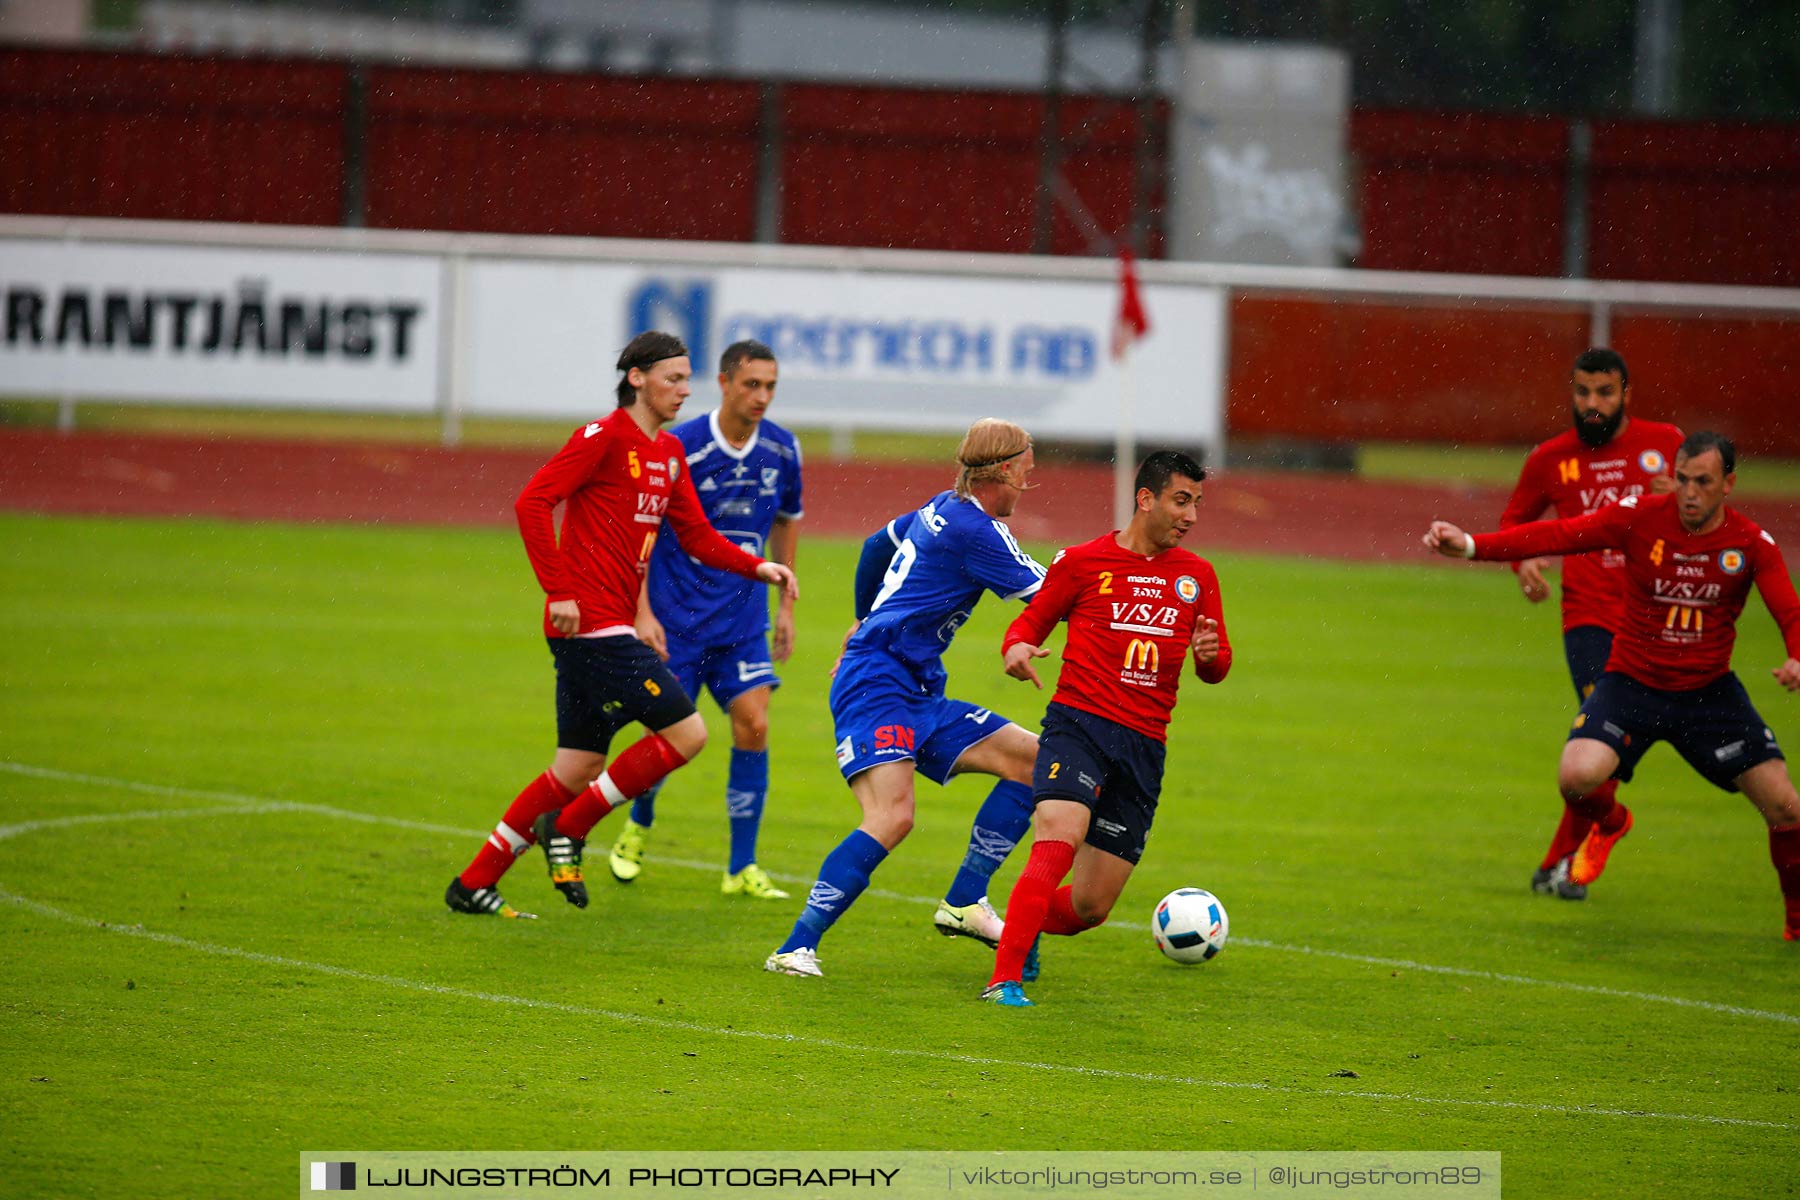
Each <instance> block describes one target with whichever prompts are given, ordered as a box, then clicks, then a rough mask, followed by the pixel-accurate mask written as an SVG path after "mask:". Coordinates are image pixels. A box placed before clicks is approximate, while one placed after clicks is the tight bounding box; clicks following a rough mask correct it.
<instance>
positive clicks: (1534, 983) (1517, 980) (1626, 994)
mask: <svg viewBox="0 0 1800 1200" xmlns="http://www.w3.org/2000/svg"><path fill="white" fill-rule="evenodd" d="M0 772H6V773H10V774H14V775H24V776H28V777H30V778H34V779H48V780H54V781H57V782H62V783H79V784H84V785H88V786H92V787H110V788H118V789H121V790H124V791H134V792H143V793H145V794H148V795H153V796H168V797H173V798H184V799H193V800H215V801H221V802H225V803H229V804H235V805H239V806H241V807H242V808H244V809H245V810H248V811H254V812H296V813H310V814H315V815H318V816H327V817H334V818H336V819H339V820H348V821H360V822H363V823H365V824H372V825H389V826H393V827H395V828H398V829H412V830H416V831H418V832H420V833H433V834H442V835H445V836H451V837H466V838H471V839H478V838H481V837H483V836H485V835H486V832H487V831H486V830H468V829H459V828H456V827H454V826H449V825H434V824H431V823H429V822H425V821H408V820H404V819H402V818H399V817H388V816H382V815H379V814H375V813H361V812H354V811H352V810H350V809H343V808H333V807H331V806H329V805H324V804H293V803H286V802H281V801H273V800H268V799H266V798H263V797H259V796H246V795H241V794H238V793H235V792H210V791H196V790H194V789H191V788H179V787H165V786H163V785H161V784H153V783H140V782H137V781H135V780H129V779H111V778H106V777H104V776H98V775H82V774H77V773H74V772H70V771H57V770H53V769H51V768H48V767H35V766H30V765H27V764H24V763H13V762H0ZM134 815H138V814H129V813H126V814H94V815H89V816H84V817H67V818H60V819H56V820H51V821H36V822H26V823H25V824H24V825H22V826H11V825H0V840H4V839H6V838H9V837H15V836H17V835H18V834H19V833H24V832H28V831H30V830H33V829H38V828H43V827H47V826H52V825H58V824H65V823H68V824H72V823H87V822H94V821H107V820H117V819H129V818H130V817H132V816H134ZM160 815H167V816H179V815H185V812H174V813H168V814H160ZM653 861H655V862H657V863H660V864H663V865H665V866H671V867H680V868H683V869H685V870H692V871H718V870H719V869H720V867H719V864H718V863H714V862H696V861H693V860H691V859H679V858H654V859H653ZM771 876H772V877H773V878H775V879H779V880H781V881H783V882H787V883H800V884H810V883H811V882H812V881H811V879H809V878H805V877H802V876H797V875H781V874H774V873H773V872H771ZM865 895H870V896H876V897H880V898H881V899H885V900H898V901H900V902H902V903H905V904H928V905H936V904H937V899H936V898H935V897H932V898H927V897H924V896H909V895H906V894H904V893H902V892H890V891H886V890H884V889H881V888H870V889H869V890H868V891H867V892H866V893H865ZM1101 928H1103V929H1117V930H1122V931H1130V932H1143V931H1145V930H1147V929H1148V928H1149V927H1148V926H1147V925H1142V924H1137V923H1134V922H1130V921H1108V922H1107V923H1106V924H1105V925H1103V926H1101ZM1231 944H1232V945H1234V946H1248V947H1252V948H1254V949H1258V950H1274V951H1276V952H1278V953H1282V954H1306V955H1311V956H1313V957H1315V958H1329V959H1334V960H1337V961H1339V962H1351V963H1358V964H1361V965H1363V966H1371V967H1385V968H1388V969H1390V970H1403V971H1419V972H1423V973H1426V974H1431V975H1443V976H1447V977H1450V978H1455V979H1475V980H1480V981H1482V982H1484V983H1505V984H1515V985H1519V986H1523V987H1543V988H1550V989H1552V990H1555V991H1561V992H1573V993H1579V994H1582V995H1588V996H1606V997H1608V998H1611V999H1614V1000H1636V1001H1640V1002H1643V1003H1646V1004H1666V1005H1670V1006H1672V1007H1675V1008H1687V1009H1693V1010H1695V1011H1699V1012H1710V1013H1718V1014H1719V1015H1721V1016H1727V1017H1744V1018H1747V1019H1750V1020H1756V1021H1776V1022H1780V1023H1782V1024H1787V1025H1800V1014H1795V1013H1787V1012H1777V1011H1773V1010H1770V1009H1761V1008H1746V1007H1744V1006H1742V1005H1737V1004H1722V1003H1719V1002H1718V1001H1714V1000H1695V999H1691V998H1689V997H1686V996H1667V995H1663V994H1661V993H1658V992H1634V991H1627V990H1625V989H1623V988H1610V987H1602V986H1600V985H1598V984H1592V983H1574V982H1570V981H1567V980H1558V979H1537V978H1534V977H1532V976H1529V975H1512V974H1506V973H1502V972H1499V971H1482V970H1477V969H1474V968H1470V967H1446V966H1439V965H1437V964H1435V963H1422V962H1414V961H1413V960H1411V959H1405V958H1380V957H1376V956H1374V955H1368V954H1350V953H1348V952H1346V951H1342V950H1321V949H1318V948H1316V947H1313V946H1290V945H1285V944H1283V943H1280V942H1268V941H1262V940H1259V939H1257V938H1246V937H1234V938H1232V939H1231Z"/></svg>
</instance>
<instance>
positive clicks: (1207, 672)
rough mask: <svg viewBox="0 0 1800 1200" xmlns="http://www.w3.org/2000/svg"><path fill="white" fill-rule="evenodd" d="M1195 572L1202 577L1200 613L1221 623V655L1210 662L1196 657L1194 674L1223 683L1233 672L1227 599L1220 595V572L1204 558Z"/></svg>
mask: <svg viewBox="0 0 1800 1200" xmlns="http://www.w3.org/2000/svg"><path fill="white" fill-rule="evenodd" d="M1195 574H1197V575H1198V576H1199V577H1200V615H1201V616H1202V617H1211V618H1212V619H1213V620H1215V621H1217V622H1218V623H1219V656H1218V657H1217V658H1215V659H1213V660H1212V661H1211V662H1209V663H1203V662H1200V661H1199V660H1198V659H1196V660H1195V662H1194V674H1196V675H1198V676H1199V677H1200V678H1201V679H1202V680H1204V681H1205V682H1207V683H1221V682H1223V681H1224V679H1225V676H1227V675H1229V674H1231V639H1230V638H1229V637H1227V636H1226V634H1225V601H1224V598H1223V597H1221V596H1220V595H1219V574H1218V572H1217V571H1214V570H1213V566H1212V564H1211V563H1209V562H1206V561H1205V560H1204V559H1202V560H1201V564H1200V566H1199V568H1197V569H1196V571H1195Z"/></svg>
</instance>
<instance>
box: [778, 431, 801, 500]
mask: <svg viewBox="0 0 1800 1200" xmlns="http://www.w3.org/2000/svg"><path fill="white" fill-rule="evenodd" d="M789 448H790V449H791V450H792V451H793V452H794V459H793V462H792V463H791V464H790V466H789V469H788V471H787V472H786V474H787V478H786V479H785V480H784V481H783V483H782V487H781V503H780V505H779V506H777V508H776V510H775V515H776V516H780V517H788V518H793V517H797V516H799V515H800V514H801V513H802V512H804V511H805V509H804V507H803V506H802V504H801V500H800V493H801V486H800V472H801V463H800V441H799V439H798V438H796V439H795V440H794V441H793V443H792V444H791V446H790V447H789Z"/></svg>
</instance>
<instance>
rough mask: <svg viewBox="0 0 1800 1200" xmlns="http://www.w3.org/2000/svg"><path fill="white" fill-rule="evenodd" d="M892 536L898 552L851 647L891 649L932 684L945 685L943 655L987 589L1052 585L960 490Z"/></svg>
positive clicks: (1011, 596) (1001, 526)
mask: <svg viewBox="0 0 1800 1200" xmlns="http://www.w3.org/2000/svg"><path fill="white" fill-rule="evenodd" d="M888 536H889V537H890V538H891V539H892V540H893V542H894V557H893V558H892V559H891V560H889V562H888V569H887V575H886V576H885V577H884V578H883V579H882V583H881V591H880V593H879V594H877V595H876V597H875V603H874V605H873V607H871V609H870V610H869V615H868V617H867V618H866V619H865V620H864V621H863V623H862V627H861V628H859V629H858V630H857V631H856V636H855V637H853V638H851V640H850V645H851V647H853V648H855V649H859V650H876V649H879V650H881V651H884V652H885V653H887V654H889V655H891V656H893V657H894V658H897V659H899V660H900V661H901V662H903V663H905V664H907V666H908V668H909V669H910V670H911V671H912V673H913V676H914V677H915V678H916V679H918V680H919V682H920V683H921V684H924V685H927V686H931V687H934V688H941V687H942V684H943V679H944V668H943V663H942V662H941V661H940V660H941V659H942V657H943V653H944V651H945V650H947V649H949V647H950V639H952V638H954V637H955V636H956V631H957V630H958V629H960V628H961V627H962V623H963V622H964V621H966V620H968V619H969V614H970V613H971V612H973V611H974V609H975V604H976V602H977V601H979V600H980V599H981V593H982V592H984V591H989V592H993V593H994V594H995V595H996V596H999V597H1000V598H1001V599H1002V600H1019V599H1024V598H1025V597H1028V596H1030V595H1032V594H1033V593H1034V592H1036V591H1037V590H1038V588H1040V587H1041V586H1043V583H1044V568H1043V567H1041V566H1039V565H1038V564H1037V563H1036V561H1034V560H1033V559H1032V557H1031V555H1029V554H1027V553H1025V551H1024V550H1022V549H1020V547H1019V543H1018V542H1017V541H1015V540H1014V539H1013V535H1012V530H1010V529H1008V528H1007V527H1006V522H1005V521H1001V520H999V519H997V518H995V517H990V516H988V515H987V513H985V512H983V511H982V508H981V506H980V505H979V504H976V503H975V502H974V501H973V500H963V499H961V498H959V497H958V496H957V494H956V493H955V492H953V491H952V492H940V493H938V494H937V495H936V496H934V497H933V498H932V500H931V503H929V504H927V505H926V506H925V507H923V508H921V509H919V510H918V511H917V512H914V513H910V514H908V515H906V516H904V517H896V518H895V519H894V520H893V521H890V522H889V523H888Z"/></svg>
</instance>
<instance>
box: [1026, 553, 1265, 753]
mask: <svg viewBox="0 0 1800 1200" xmlns="http://www.w3.org/2000/svg"><path fill="white" fill-rule="evenodd" d="M1065 617H1066V618H1067V619H1068V622H1069V638H1068V643H1067V644H1066V645H1065V646H1064V647H1063V666H1062V677H1061V678H1060V679H1059V680H1058V682H1057V685H1056V702H1057V703H1058V704H1066V705H1068V706H1069V707H1070V708H1078V709H1081V710H1082V711H1083V712H1090V713H1093V714H1095V715H1096V716H1101V717H1105V718H1106V719H1107V720H1109V721H1114V722H1117V723H1118V724H1120V725H1123V726H1125V727H1126V728H1127V729H1134V730H1136V731H1137V732H1139V733H1142V734H1145V735H1147V736H1149V737H1153V738H1155V739H1156V740H1157V741H1159V742H1161V741H1167V740H1168V725H1169V715H1170V713H1172V712H1173V711H1174V709H1175V694H1176V691H1177V690H1178V689H1179V688H1180V687H1181V665H1182V663H1183V662H1185V661H1186V660H1187V653H1188V647H1189V646H1190V645H1191V644H1192V642H1193V637H1194V626H1195V625H1196V624H1198V623H1199V620H1200V618H1201V617H1211V618H1212V619H1213V620H1215V621H1217V622H1218V623H1219V656H1218V657H1217V658H1215V659H1214V660H1213V661H1212V662H1210V663H1206V664H1204V665H1200V666H1197V667H1196V670H1197V671H1198V673H1199V675H1200V678H1202V679H1204V680H1205V681H1206V682H1208V683H1218V682H1219V681H1220V680H1222V679H1224V678H1225V675H1226V673H1227V672H1228V671H1230V670H1231V642H1230V640H1229V639H1227V638H1226V636H1225V607H1224V604H1223V602H1222V601H1221V600H1220V598H1219V577H1218V575H1216V574H1215V573H1214V572H1213V568H1212V564H1211V563H1209V562H1207V561H1206V560H1205V559H1204V558H1201V557H1200V556H1199V555H1198V554H1195V553H1193V552H1192V551H1190V550H1183V549H1182V548H1181V547H1179V546H1177V547H1175V548H1173V549H1170V550H1164V551H1163V552H1162V553H1161V554H1156V555H1152V556H1151V557H1149V558H1145V557H1144V556H1143V555H1142V554H1133V553H1132V552H1131V551H1129V550H1127V549H1125V548H1124V547H1123V546H1121V545H1119V543H1118V541H1117V539H1116V537H1115V535H1114V534H1110V533H1109V534H1106V535H1105V536H1104V537H1097V538H1095V539H1094V540H1093V541H1091V542H1084V543H1082V544H1081V545H1079V546H1070V547H1069V548H1068V549H1066V550H1062V551H1060V552H1058V554H1057V556H1056V558H1055V559H1054V560H1052V561H1051V563H1050V570H1049V571H1048V572H1047V573H1046V574H1045V575H1044V586H1043V587H1041V588H1039V589H1038V593H1037V595H1035V596H1033V597H1032V598H1031V603H1030V604H1028V605H1026V607H1025V611H1024V612H1023V613H1021V614H1020V615H1019V617H1018V618H1017V619H1016V620H1014V621H1013V623H1012V625H1011V626H1010V627H1008V629H1007V631H1006V640H1005V642H1004V643H1003V644H1002V645H1001V652H1002V653H1005V651H1006V649H1007V648H1008V647H1010V646H1012V645H1013V644H1015V643H1017V642H1026V643H1028V644H1030V645H1033V646H1042V645H1043V644H1044V639H1046V638H1048V637H1049V636H1050V632H1051V630H1053V629H1055V628H1056V623H1057V622H1058V621H1061V620H1063V619H1064V618H1065Z"/></svg>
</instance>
